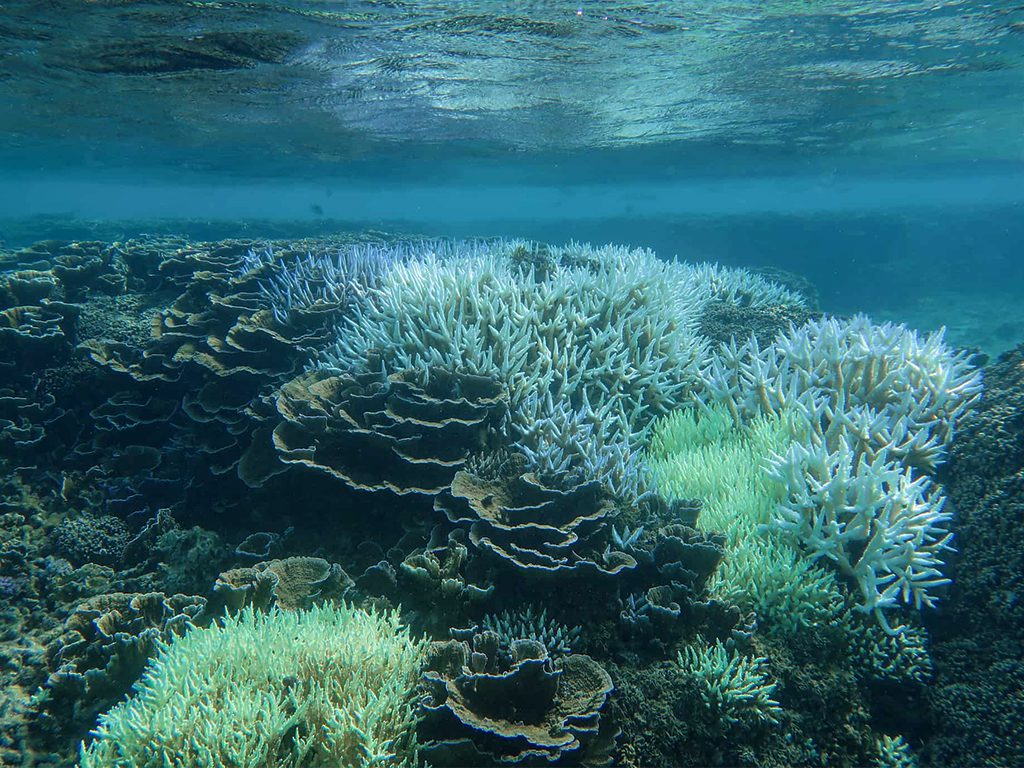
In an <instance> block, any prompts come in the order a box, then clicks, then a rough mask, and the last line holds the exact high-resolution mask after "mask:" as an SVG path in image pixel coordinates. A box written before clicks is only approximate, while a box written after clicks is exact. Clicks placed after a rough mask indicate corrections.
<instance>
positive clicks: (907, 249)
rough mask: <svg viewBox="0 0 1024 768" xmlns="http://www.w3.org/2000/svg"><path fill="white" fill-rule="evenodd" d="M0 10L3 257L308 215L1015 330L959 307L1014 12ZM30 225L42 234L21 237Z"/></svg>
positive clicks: (995, 273)
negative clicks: (699, 264) (568, 253)
mask: <svg viewBox="0 0 1024 768" xmlns="http://www.w3.org/2000/svg"><path fill="white" fill-rule="evenodd" d="M4 14H5V15H4V23H3V26H2V27H0V39H2V40H3V43H4V53H3V58H2V59H0V75H2V76H0V104H3V105H4V106H3V109H2V111H0V135H2V140H0V236H3V237H4V239H6V240H7V242H8V243H9V244H12V245H21V244H24V243H25V242H27V241H29V240H32V239H38V238H41V237H46V236H48V234H52V232H51V233H48V232H47V231H46V230H47V228H48V227H52V222H53V217H57V219H59V220H61V221H62V222H64V223H65V226H63V227H62V228H61V232H60V236H62V237H74V236H85V231H86V229H85V228H84V227H82V226H79V227H78V229H77V230H76V228H75V226H74V225H73V224H71V225H70V226H68V225H69V224H70V222H71V220H89V221H93V222H95V221H108V222H109V221H118V222H122V224H120V226H121V229H122V230H123V231H124V232H128V231H131V228H132V224H131V222H132V221H135V222H144V223H140V224H139V225H138V226H141V227H143V228H146V227H148V228H149V229H152V228H153V227H154V221H156V220H160V219H163V220H178V222H179V223H178V225H177V229H178V230H179V231H188V227H187V226H186V225H184V224H182V223H181V220H191V221H193V222H195V221H201V222H206V223H208V224H209V223H211V222H216V223H218V224H219V225H220V224H222V225H223V226H221V227H219V228H215V229H212V230H211V229H207V230H205V231H207V232H210V231H219V232H220V233H222V235H221V236H232V235H238V234H240V233H243V232H244V233H248V234H250V235H259V234H260V232H261V229H260V227H261V224H263V223H266V222H282V221H284V222H288V223H289V224H291V225H297V228H296V229H295V230H294V231H295V232H296V233H298V232H300V231H301V229H302V226H301V225H302V223H303V222H313V223H314V225H316V226H318V227H321V228H322V227H324V222H325V221H327V222H328V224H327V225H326V226H327V228H328V229H330V228H333V229H360V228H365V227H371V228H378V229H384V230H388V231H394V232H408V233H418V234H426V235H436V236H484V235H487V236H490V235H504V236H518V237H526V238H534V239H537V240H543V241H548V242H565V241H568V240H572V239H575V240H584V241H595V242H619V243H627V244H632V245H643V246H648V247H651V248H654V249H655V250H656V251H657V252H658V253H660V254H662V255H664V256H673V255H677V254H678V255H680V256H681V257H683V258H689V259H702V260H703V259H707V260H712V261H721V262H723V263H728V264H735V265H766V264H767V265H774V266H778V267H781V268H785V269H791V270H793V271H796V272H800V273H803V274H805V275H807V276H808V277H810V278H811V279H812V280H814V281H815V282H816V283H817V284H818V287H819V291H820V292H821V294H822V296H823V297H824V299H825V300H826V306H827V307H828V308H829V309H831V310H832V311H837V312H853V311H857V310H868V311H874V312H876V313H883V314H886V315H887V316H891V317H894V318H895V317H897V316H899V315H900V314H901V313H902V315H903V319H904V320H906V321H907V322H911V323H915V324H917V325H919V326H920V327H928V328H932V327H937V326H939V325H942V324H946V325H949V326H951V327H952V329H953V335H954V338H956V340H957V341H959V342H960V343H965V344H967V343H972V340H971V338H969V337H970V335H971V334H973V343H974V344H977V345H980V346H982V347H984V348H985V349H986V350H987V351H989V352H996V351H999V350H1000V349H1001V348H1004V347H1006V346H1009V345H1011V344H1012V343H1013V338H1012V332H1013V330H1012V329H1015V328H1018V327H1024V316H1020V315H1019V314H1018V310H1016V307H1015V306H1009V307H1008V311H1010V314H1011V316H1010V317H1004V318H1000V322H999V323H995V322H993V321H991V320H988V319H986V318H985V317H984V316H983V315H984V313H983V312H979V309H978V307H977V306H976V304H977V294H978V293H984V292H985V291H986V290H992V291H994V292H995V293H996V294H998V295H999V297H1003V296H1012V295H1013V294H1015V293H1016V292H1018V291H1019V290H1020V289H1021V288H1022V287H1024V285H1022V282H1021V279H1022V278H1021V272H1020V268H1019V267H1018V266H1017V261H1018V258H1017V256H1018V254H1019V250H1020V243H1021V242H1022V239H1024V238H1022V237H1021V224H1020V219H1021V217H1020V210H1021V204H1022V202H1024V131H1022V130H1021V125H1022V119H1024V11H1022V10H1021V9H1020V8H1019V7H1017V6H1015V5H1014V4H1013V3H1009V2H995V3H977V2H874V3H872V2H823V3H806V2H796V1H794V2H769V3H760V2H758V3H744V2H712V3H707V2H656V3H640V4H628V3H597V2H590V3H556V2H519V3H512V4H489V3H474V4H471V5H468V6H467V5H466V4H463V3H444V2H430V3H377V2H356V3H269V2H268V3H245V4H241V3H217V4H212V3H201V2H200V3H192V4H188V5H181V4H178V3H162V2H146V3H131V4H127V5H124V4H120V3H89V4H81V3H77V2H62V3H50V4H48V5H47V6H46V7H45V8H41V7H40V6H39V5H38V4H37V3H31V2H23V3H19V2H14V3H7V4H5V6H4ZM33 217H45V218H44V219H43V220H41V221H40V220H39V219H38V218H36V221H37V222H39V223H38V224H37V225H36V226H35V227H33V226H29V227H28V228H27V229H24V224H25V223H26V222H28V221H31V220H33ZM23 230H24V231H23ZM79 233H81V234H79ZM879 270H881V273H880V272H879ZM882 274H884V275H885V277H884V278H883V277H882ZM952 288H956V289H957V290H958V291H959V292H960V293H961V294H962V296H961V297H960V298H959V299H958V300H957V301H956V302H951V301H950V300H949V296H948V292H949V291H950V290H951V289H952ZM1009 303H1010V304H1011V305H1012V304H1013V302H1012V301H1010V302H1009ZM940 307H941V310H942V313H944V316H940V313H939V312H938V308H940ZM1000 314H1002V313H1000ZM1007 323H1009V326H1007ZM959 327H963V328H964V333H962V334H959V335H958V333H957V331H956V329H957V328H959Z"/></svg>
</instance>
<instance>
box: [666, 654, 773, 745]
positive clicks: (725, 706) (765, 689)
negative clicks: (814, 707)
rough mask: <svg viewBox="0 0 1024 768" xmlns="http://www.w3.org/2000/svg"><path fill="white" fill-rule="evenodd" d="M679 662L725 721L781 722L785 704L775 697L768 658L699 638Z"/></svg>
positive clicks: (679, 657)
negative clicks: (744, 653)
mask: <svg viewBox="0 0 1024 768" xmlns="http://www.w3.org/2000/svg"><path fill="white" fill-rule="evenodd" d="M678 664H679V668H680V670H681V671H682V672H683V674H684V675H686V676H687V677H689V678H690V679H692V680H693V681H694V682H696V683H697V686H698V688H699V690H700V696H701V699H702V700H703V701H704V704H705V706H707V708H708V709H709V710H710V711H711V713H712V714H714V715H715V717H716V718H717V719H718V720H719V722H721V723H723V724H724V725H727V726H735V725H744V726H747V727H750V726H754V725H757V724H759V723H776V722H778V718H779V714H780V713H781V712H782V708H781V707H780V706H779V703H778V702H777V701H776V700H775V699H774V698H773V696H774V695H775V688H776V685H777V683H775V682H774V681H773V680H771V679H770V678H769V676H768V660H767V659H765V658H761V657H751V656H742V655H740V654H739V653H737V652H736V650H735V649H732V650H730V649H727V648H726V647H725V646H724V645H723V644H722V643H720V642H717V641H716V642H715V644H714V645H709V644H708V643H705V642H703V641H699V642H697V643H695V644H693V645H688V646H686V647H685V648H684V649H683V650H682V651H680V652H679V656H678Z"/></svg>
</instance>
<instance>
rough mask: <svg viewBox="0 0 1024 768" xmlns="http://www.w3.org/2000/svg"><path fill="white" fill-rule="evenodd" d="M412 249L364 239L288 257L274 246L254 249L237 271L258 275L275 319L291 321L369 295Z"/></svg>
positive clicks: (337, 308) (343, 306)
mask: <svg viewBox="0 0 1024 768" xmlns="http://www.w3.org/2000/svg"><path fill="white" fill-rule="evenodd" d="M420 247H421V248H423V249H428V248H430V247H431V246H430V244H422V245H421V246H420ZM411 253H412V251H411V250H410V249H408V248H399V247H382V246H379V245H373V244H365V243H364V244H356V245H350V246H348V247H345V248H341V249H339V250H338V251H336V252H317V253H312V252H309V253H307V254H306V255H305V256H304V257H298V258H293V259H289V260H285V259H282V258H280V257H278V256H277V255H276V254H275V253H274V250H273V249H272V248H267V249H265V250H255V249H253V250H250V251H249V252H248V253H247V254H246V255H245V256H244V257H243V258H242V261H241V264H240V265H239V269H240V275H241V276H245V277H248V276H253V275H255V276H257V277H258V279H259V290H260V293H261V294H262V295H263V298H264V299H265V301H266V302H267V303H268V304H269V306H270V309H271V312H273V315H274V319H276V320H277V321H278V322H279V323H281V324H287V323H288V322H289V321H290V320H291V318H292V316H293V314H294V313H295V312H298V311H303V312H310V311H314V312H315V311H317V310H319V311H321V312H340V311H344V310H345V309H347V308H348V307H349V305H350V304H353V303H354V302H357V301H360V300H363V299H365V298H366V297H367V296H369V295H370V294H372V292H373V291H374V289H375V288H376V287H377V285H379V283H380V281H381V279H382V278H383V276H384V274H385V273H386V272H387V270H388V269H390V268H391V267H393V266H394V265H395V264H396V263H398V262H400V261H402V260H404V259H407V258H409V257H410V256H411Z"/></svg>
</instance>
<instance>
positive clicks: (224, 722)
mask: <svg viewBox="0 0 1024 768" xmlns="http://www.w3.org/2000/svg"><path fill="white" fill-rule="evenodd" d="M423 652H424V646H423V644H422V643H419V642H415V641H413V640H411V639H410V638H409V635H408V633H407V632H406V630H404V629H403V628H402V627H401V626H400V625H399V623H398V616H397V614H395V613H365V612H362V611H359V610H356V609H354V608H348V607H345V606H341V607H325V608H313V609H311V610H308V611H297V612H284V611H273V612H271V613H269V614H258V613H255V612H254V611H253V610H252V609H251V608H249V609H245V610H244V611H243V612H242V613H241V614H240V615H239V616H238V617H237V618H230V617H229V618H227V619H225V620H224V623H223V625H222V626H213V627H211V628H209V629H197V630H193V631H192V632H190V633H188V634H187V635H185V636H184V637H182V638H179V639H177V640H175V641H174V642H172V643H171V644H170V645H168V646H166V647H165V648H164V649H163V650H162V652H161V653H160V655H159V656H158V657H157V658H156V659H155V660H154V662H153V663H152V665H151V667H150V669H149V671H148V672H147V673H146V674H145V675H144V677H143V678H142V680H141V682H140V683H139V684H138V685H137V688H136V693H135V695H134V696H133V697H132V698H130V699H128V700H127V701H125V702H123V703H121V704H119V705H117V706H116V707H114V708H113V709H112V710H110V711H109V712H107V713H106V714H105V715H103V716H102V717H101V719H100V725H99V727H98V728H97V729H96V731H95V732H94V734H95V740H94V741H93V742H92V744H90V745H89V746H88V747H84V748H83V750H82V761H81V765H82V768H107V767H109V768H113V766H123V765H132V766H140V767H143V766H156V765H160V766H181V768H185V767H186V766H187V767H188V768H214V767H215V766H225V765H236V766H269V765H275V766H281V767H282V768H284V767H285V766H295V767H296V768H297V766H303V765H313V764H315V765H326V764H331V765H351V766H363V767H364V768H368V767H369V766H411V765H413V764H415V760H416V741H415V726H416V714H415V712H416V705H415V703H414V701H413V697H412V692H413V687H414V685H415V682H416V679H417V676H418V674H419V668H420V663H421V660H422V658H423Z"/></svg>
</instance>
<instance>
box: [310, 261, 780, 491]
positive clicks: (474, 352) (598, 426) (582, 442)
mask: <svg viewBox="0 0 1024 768" xmlns="http://www.w3.org/2000/svg"><path fill="white" fill-rule="evenodd" d="M521 251H523V246H522V244H520V243H514V242H504V241H499V242H496V243H491V244H486V245H484V244H480V243H471V244H468V245H461V246H458V247H455V248H452V249H451V250H450V251H449V252H448V253H444V254H440V255H438V254H435V253H433V252H426V253H423V254H419V255H418V256H417V257H416V258H411V259H407V260H404V261H401V262H399V263H397V264H395V265H394V267H393V268H392V269H390V270H389V271H388V272H387V274H386V275H384V276H383V277H382V278H381V281H380V285H379V288H378V290H377V291H376V292H375V293H374V300H373V301H372V302H369V303H367V304H366V305H364V306H360V307H358V308H357V310H356V312H354V313H353V314H352V316H351V317H349V318H347V319H345V320H344V321H343V322H342V323H341V325H340V326H339V328H338V329H337V340H336V343H335V344H334V345H333V346H332V347H330V348H329V349H328V350H326V351H325V352H323V353H322V354H321V355H320V357H319V360H318V363H317V365H318V367H320V368H325V369H328V370H331V371H348V372H351V371H356V372H358V371H364V370H366V369H367V368H374V369H376V368H377V367H379V366H383V367H384V369H385V372H386V373H396V372H399V371H405V370H409V369H412V370H414V371H423V370H427V369H429V368H430V367H441V368H447V369H449V370H457V371H465V372H469V373H473V374H478V375H486V376H491V377H494V378H496V379H498V380H500V381H502V382H504V383H505V384H506V385H507V387H508V389H509V392H510V399H511V414H510V415H511V427H512V430H513V435H514V436H515V437H516V438H517V439H518V443H519V445H520V447H521V448H522V449H523V450H524V452H526V454H527V455H528V456H530V457H531V460H532V461H533V463H534V466H533V467H532V468H533V469H535V470H538V471H544V470H545V469H553V470H560V469H561V468H562V467H565V466H573V467H574V468H579V467H587V466H590V467H591V469H593V467H594V466H596V468H597V470H598V474H597V477H598V479H601V480H603V481H604V482H605V483H606V486H607V487H609V488H611V489H613V490H615V491H616V492H619V493H623V494H626V495H635V494H636V493H637V492H638V490H639V489H638V488H637V486H636V479H635V478H636V473H635V472H631V471H630V470H626V471H625V472H623V471H622V470H621V469H619V470H618V472H619V473H620V474H621V475H622V476H621V477H609V474H610V473H609V472H607V471H605V470H606V469H607V468H608V467H613V466H614V467H620V468H621V467H622V466H623V465H628V463H629V456H630V452H631V450H632V447H633V446H634V445H635V444H636V443H637V442H638V440H640V438H642V437H643V436H644V435H645V434H646V431H647V430H648V428H649V425H650V423H651V421H652V420H653V419H654V418H655V417H656V416H658V415H661V414H664V413H667V412H668V411H669V410H670V409H671V408H672V407H673V406H674V405H675V403H676V402H677V401H678V400H679V399H680V398H681V397H683V396H684V395H685V394H687V393H688V392H689V391H690V390H691V388H692V387H693V386H694V385H695V384H696V383H697V382H698V380H699V368H700V365H701V364H702V361H703V360H704V359H705V358H706V356H707V343H706V341H705V340H704V339H703V338H702V337H701V336H700V334H699V333H697V331H696V328H697V327H698V325H699V320H700V311H701V309H702V307H704V306H705V305H706V304H707V303H708V302H710V301H712V300H713V299H719V300H732V301H736V302H745V303H758V304H762V303H771V302H778V301H789V302H792V303H799V302H800V299H799V298H798V297H796V296H795V295H793V294H791V293H790V292H788V291H786V290H785V289H781V288H778V287H776V286H772V285H771V284H770V283H768V282H767V281H764V280H761V279H760V278H756V277H754V276H751V275H747V274H746V273H743V272H740V271H737V270H727V269H722V268H718V267H711V266H699V267H693V266H689V265H685V264H681V263H678V262H665V261H660V260H659V259H657V258H656V257H655V256H654V254H652V253H651V252H649V251H643V250H632V251H631V250H628V249H624V248H615V247H611V246H608V247H605V248H599V249H595V248H590V247H589V246H579V245H572V246H568V247H566V248H562V249H557V248H549V249H546V250H545V251H544V253H543V257H544V267H543V269H542V270H540V269H539V268H538V267H537V265H536V264H535V263H534V261H531V260H530V259H525V260H524V259H522V258H521V257H520V256H517V254H520V253H521ZM530 253H531V254H532V253H533V252H532V251H531V252H530ZM540 393H544V394H543V395H541V394H540ZM591 427H592V429H591ZM598 434H599V435H600V440H599V441H597V442H599V443H600V445H599V446H598V447H596V448H595V447H594V444H593V443H594V440H592V439H591V438H593V437H595V436H596V435H598ZM591 465H592V466H591ZM587 471H589V470H587ZM590 477H594V475H590Z"/></svg>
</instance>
